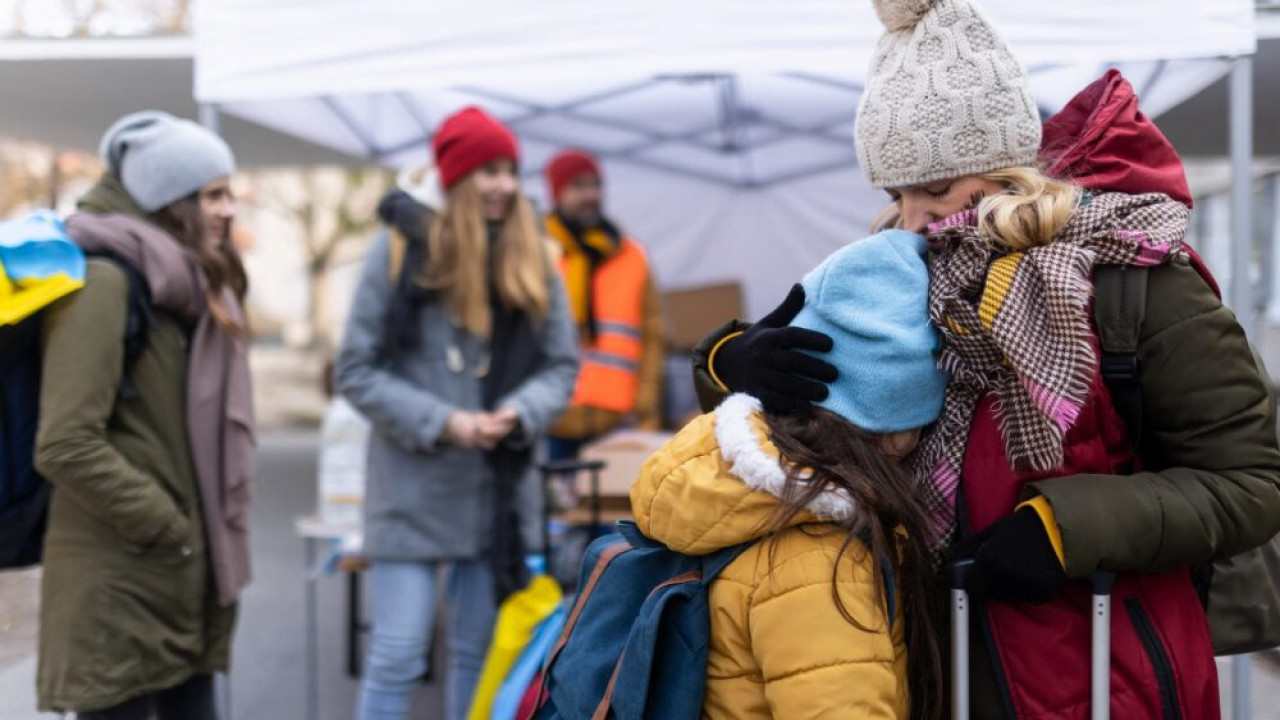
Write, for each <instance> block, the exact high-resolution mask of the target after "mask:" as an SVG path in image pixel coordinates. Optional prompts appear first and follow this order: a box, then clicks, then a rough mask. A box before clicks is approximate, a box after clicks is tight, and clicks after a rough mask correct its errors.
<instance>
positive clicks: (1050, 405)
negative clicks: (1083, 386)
mask: <svg viewBox="0 0 1280 720" xmlns="http://www.w3.org/2000/svg"><path fill="white" fill-rule="evenodd" d="M1018 379H1019V380H1020V381H1021V382H1022V386H1023V387H1025V388H1026V389H1027V393H1028V394H1030V395H1031V401H1032V402H1034V403H1035V404H1036V407H1038V408H1040V410H1041V411H1042V412H1044V414H1045V415H1047V416H1048V417H1049V419H1050V420H1052V421H1053V424H1054V425H1057V426H1058V429H1059V430H1061V431H1062V432H1063V433H1066V431H1067V430H1068V429H1070V428H1071V426H1072V425H1075V423H1076V420H1077V419H1078V418H1079V417H1080V411H1081V409H1083V406H1082V405H1080V404H1079V403H1074V402H1071V400H1069V399H1068V398H1065V397H1062V396H1061V395H1055V394H1053V393H1051V392H1049V391H1048V390H1046V389H1044V388H1043V387H1041V386H1040V384H1039V383H1037V382H1036V381H1034V380H1032V379H1031V378H1028V377H1019V378H1018Z"/></svg>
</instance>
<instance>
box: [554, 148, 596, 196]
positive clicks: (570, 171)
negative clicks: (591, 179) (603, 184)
mask: <svg viewBox="0 0 1280 720" xmlns="http://www.w3.org/2000/svg"><path fill="white" fill-rule="evenodd" d="M583 175H594V176H596V177H597V178H600V177H603V176H602V175H601V174H600V164H599V163H598V162H596V159H595V157H594V156H592V155H591V154H590V153H586V152H583V151H581V150H565V151H564V152H562V153H560V154H559V155H557V156H556V157H555V159H554V160H552V161H551V164H550V165H547V188H548V189H549V190H550V191H551V202H552V203H553V204H554V203H555V202H556V199H557V198H559V197H560V192H561V191H562V190H564V189H565V188H566V187H568V186H569V184H570V183H572V182H573V181H574V180H577V179H578V178H579V177H581V176H583Z"/></svg>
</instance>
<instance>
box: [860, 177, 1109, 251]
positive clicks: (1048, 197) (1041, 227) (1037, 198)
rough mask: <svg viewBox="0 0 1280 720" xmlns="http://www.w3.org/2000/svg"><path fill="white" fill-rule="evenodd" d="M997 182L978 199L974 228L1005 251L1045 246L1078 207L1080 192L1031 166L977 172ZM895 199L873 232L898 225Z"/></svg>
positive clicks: (899, 223) (885, 210) (1081, 194)
mask: <svg viewBox="0 0 1280 720" xmlns="http://www.w3.org/2000/svg"><path fill="white" fill-rule="evenodd" d="M978 177H980V178H982V179H983V180H990V181H992V182H995V183H999V184H1000V186H1001V187H1003V188H1004V190H1003V191H1001V192H999V193H997V194H995V195H987V196H985V197H983V198H982V199H981V200H980V201H979V202H978V207H977V209H978V227H979V229H980V230H982V232H983V233H985V234H986V235H987V236H989V237H991V238H993V239H994V240H995V241H996V242H997V243H999V244H1000V245H1003V246H1004V247H1006V248H1008V249H1009V250H1015V251H1016V250H1026V249H1028V248H1032V247H1037V246H1039V245H1048V244H1049V243H1050V242H1052V241H1053V238H1054V237H1055V236H1056V235H1057V234H1058V232H1059V231H1061V230H1062V228H1063V227H1065V226H1066V224H1067V222H1068V221H1069V220H1070V219H1071V215H1072V214H1073V213H1075V211H1076V208H1077V207H1079V206H1080V199H1081V197H1082V196H1083V194H1084V191H1083V190H1081V189H1080V186H1078V185H1075V184H1073V183H1071V182H1069V181H1066V180H1059V179H1056V178H1051V177H1049V176H1048V175H1045V174H1044V172H1043V171H1041V170H1040V169H1039V168H1035V167H1011V168H1004V169H1001V170H992V171H990V172H985V173H980V174H978ZM901 223H902V218H901V215H900V209H899V205H898V203H897V202H895V203H893V204H892V205H890V206H889V207H887V208H885V209H884V210H882V211H880V214H879V215H877V216H876V218H875V220H874V221H872V229H873V230H875V231H877V232H878V231H880V230H887V229H890V228H896V227H900V226H901Z"/></svg>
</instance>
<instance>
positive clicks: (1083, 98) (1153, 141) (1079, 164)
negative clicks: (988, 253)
mask: <svg viewBox="0 0 1280 720" xmlns="http://www.w3.org/2000/svg"><path fill="white" fill-rule="evenodd" d="M1040 154H1041V157H1042V159H1044V160H1045V161H1046V162H1047V163H1048V166H1049V169H1048V174H1049V175H1052V176H1056V177H1068V178H1071V179H1072V180H1074V181H1075V182H1077V183H1079V184H1080V185H1082V186H1084V187H1085V188H1088V189H1090V190H1110V191H1113V192H1124V193H1130V194H1133V195H1138V194H1141V193H1149V192H1161V193H1164V194H1166V195H1168V196H1169V197H1171V198H1173V199H1174V200H1177V201H1179V202H1181V203H1183V204H1185V205H1186V206H1187V207H1191V189H1190V187H1189V186H1188V185H1187V175H1186V173H1185V172H1184V171H1183V169H1182V160H1181V159H1180V158H1179V157H1178V153H1177V151H1175V150H1174V149H1173V145H1172V144H1171V143H1170V142H1169V140H1168V138H1166V137H1165V136H1164V134H1163V133H1161V132H1160V130H1159V129H1158V128H1157V127H1156V126H1155V124H1154V123H1152V122H1151V120H1150V119H1149V118H1147V116H1146V115H1144V114H1143V113H1142V111H1141V110H1139V109H1138V96H1137V94H1136V93H1134V91H1133V86H1132V85H1130V84H1129V81H1128V80H1125V79H1124V77H1123V76H1121V74H1120V72H1119V71H1118V70H1110V71H1108V72H1107V74H1106V75H1103V76H1102V77H1101V78H1099V79H1098V80H1096V81H1095V82H1094V83H1093V84H1091V85H1089V87H1087V88H1085V89H1084V90H1082V91H1081V92H1080V94H1079V95H1076V96H1075V97H1074V98H1072V99H1071V102H1069V103H1067V106H1066V107H1064V108H1063V109H1062V111H1061V112H1059V113H1058V114H1057V115H1054V116H1053V117H1051V118H1049V120H1048V121H1047V122H1045V124H1044V139H1043V141H1042V142H1041V147H1040Z"/></svg>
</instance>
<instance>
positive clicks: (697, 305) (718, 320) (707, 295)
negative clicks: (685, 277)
mask: <svg viewBox="0 0 1280 720" xmlns="http://www.w3.org/2000/svg"><path fill="white" fill-rule="evenodd" d="M662 306H663V314H664V317H663V321H664V323H665V326H666V335H667V347H668V348H670V349H672V350H677V351H682V352H687V351H689V350H692V349H693V348H694V347H695V346H696V345H697V344H698V343H699V342H701V341H702V338H704V337H706V336H707V333H709V332H711V331H712V330H715V329H716V328H717V327H720V326H721V325H723V324H725V323H726V322H728V321H730V320H732V319H734V318H740V317H742V313H743V309H742V308H743V304H742V285H741V284H740V283H736V282H731V283H720V284H717V285H702V286H699V287H691V288H682V289H679V290H670V291H668V292H666V293H663V296H662Z"/></svg>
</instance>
